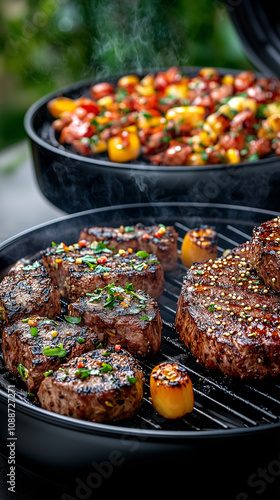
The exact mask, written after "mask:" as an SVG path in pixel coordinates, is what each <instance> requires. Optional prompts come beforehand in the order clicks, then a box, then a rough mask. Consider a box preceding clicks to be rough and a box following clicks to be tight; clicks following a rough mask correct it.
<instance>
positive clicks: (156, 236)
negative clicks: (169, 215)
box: [154, 232, 162, 238]
mask: <svg viewBox="0 0 280 500" xmlns="http://www.w3.org/2000/svg"><path fill="white" fill-rule="evenodd" d="M154 236H155V238H161V237H162V234H161V233H159V232H156V233H154Z"/></svg>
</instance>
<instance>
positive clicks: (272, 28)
mask: <svg viewBox="0 0 280 500" xmlns="http://www.w3.org/2000/svg"><path fill="white" fill-rule="evenodd" d="M225 3H226V4H227V7H228V11H229V14H230V16H231V18H232V21H233V23H234V26H235V28H236V31H237V33H238V35H239V37H240V39H241V42H242V45H243V47H244V49H245V51H246V52H247V54H248V56H249V59H250V61H252V63H253V64H255V66H256V68H258V69H259V70H260V71H263V72H265V73H266V74H268V75H271V76H277V77H278V78H279V76H280V32H279V22H280V10H279V5H277V3H275V1H274V0H246V1H245V2H244V1H237V2H236V1H232V0H225Z"/></svg>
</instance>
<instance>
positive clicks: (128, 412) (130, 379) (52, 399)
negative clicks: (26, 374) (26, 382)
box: [38, 349, 143, 422]
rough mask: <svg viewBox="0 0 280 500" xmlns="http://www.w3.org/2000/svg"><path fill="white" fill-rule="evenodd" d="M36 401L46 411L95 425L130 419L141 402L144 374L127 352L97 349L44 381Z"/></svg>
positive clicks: (78, 358) (67, 364)
mask: <svg viewBox="0 0 280 500" xmlns="http://www.w3.org/2000/svg"><path fill="white" fill-rule="evenodd" d="M38 398H39V400H40V403H41V406H42V407H43V408H45V409H46V410H50V411H52V412H55V413H60V414H61V415H67V416H69V417H74V418H79V419H84V420H91V421H94V422H111V421H116V420H121V419H126V418H132V417H133V416H134V414H135V412H136V411H137V410H138V408H139V407H140V404H141V401H142V398H143V374H142V371H141V370H140V368H139V367H138V364H137V361H136V360H135V359H134V358H133V357H132V356H131V355H130V354H129V353H128V352H126V351H123V350H121V351H119V352H115V351H114V350H110V349H96V350H95V351H92V352H89V353H87V354H85V355H84V356H82V357H77V358H75V359H72V360H71V361H69V362H68V363H66V364H64V365H62V366H61V370H57V371H55V372H54V373H53V374H51V375H50V376H49V377H46V378H45V380H43V382H42V383H41V385H40V388H39V391H38Z"/></svg>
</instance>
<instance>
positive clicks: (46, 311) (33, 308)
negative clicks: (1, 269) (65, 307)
mask: <svg viewBox="0 0 280 500" xmlns="http://www.w3.org/2000/svg"><path fill="white" fill-rule="evenodd" d="M60 310H61V304H60V294H59V291H58V289H57V287H56V286H55V285H54V284H53V282H52V280H51V278H50V276H49V274H48V272H47V270H46V269H45V267H44V266H43V265H42V264H41V263H40V262H38V261H36V262H35V263H33V264H30V265H27V264H26V263H24V262H23V261H21V260H19V261H18V262H17V263H16V264H15V265H14V266H13V267H12V268H11V269H10V271H9V272H8V274H7V275H6V276H5V277H4V278H3V280H2V281H1V283H0V320H1V319H2V320H4V322H5V323H7V324H8V323H12V322H13V321H17V320H18V319H20V318H24V317H27V316H29V315H31V314H37V315H40V316H48V317H49V318H55V317H56V316H57V315H58V314H60Z"/></svg>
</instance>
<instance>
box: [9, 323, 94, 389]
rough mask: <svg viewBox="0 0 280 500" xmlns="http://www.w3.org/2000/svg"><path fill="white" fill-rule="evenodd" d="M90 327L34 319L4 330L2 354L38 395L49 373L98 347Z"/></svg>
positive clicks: (11, 369)
mask: <svg viewBox="0 0 280 500" xmlns="http://www.w3.org/2000/svg"><path fill="white" fill-rule="evenodd" d="M98 343H99V341H98V339H97V336H96V335H95V334H94V333H93V332H92V330H91V329H90V328H89V327H87V326H80V325H78V324H74V323H67V322H58V321H54V320H50V319H49V318H42V317H36V316H35V317H30V318H26V319H24V320H21V321H17V322H15V323H13V324H12V325H11V326H5V327H4V328H3V335H2V351H3V356H4V361H5V364H6V367H7V368H8V369H9V370H10V371H11V372H12V373H14V374H15V375H18V376H20V377H21V378H22V380H23V381H24V382H25V383H26V385H27V388H28V391H29V392H36V391H37V390H38V388H39V385H40V383H41V381H42V380H43V379H44V377H45V376H46V374H48V373H49V372H50V371H52V370H56V369H57V368H59V366H60V365H61V363H63V362H65V360H68V359H70V358H73V357H74V356H79V355H81V354H83V353H84V352H86V351H89V350H92V349H94V348H95V346H96V345H98Z"/></svg>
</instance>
